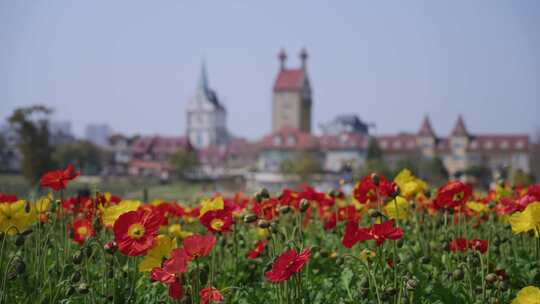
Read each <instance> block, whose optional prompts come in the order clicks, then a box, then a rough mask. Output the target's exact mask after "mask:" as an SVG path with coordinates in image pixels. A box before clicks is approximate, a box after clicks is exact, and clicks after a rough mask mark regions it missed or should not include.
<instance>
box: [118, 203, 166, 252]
mask: <svg viewBox="0 0 540 304" xmlns="http://www.w3.org/2000/svg"><path fill="white" fill-rule="evenodd" d="M160 222H161V217H160V214H158V213H154V212H148V211H146V210H143V209H140V210H137V211H129V212H126V213H124V214H122V215H120V217H118V219H117V220H116V221H115V222H114V227H113V230H114V239H115V241H116V243H117V244H118V249H119V250H120V252H122V253H123V254H125V255H128V256H138V255H142V254H144V253H145V252H146V251H147V250H148V249H149V248H150V247H152V245H153V244H154V237H155V236H156V234H157V232H158V229H159V224H160Z"/></svg>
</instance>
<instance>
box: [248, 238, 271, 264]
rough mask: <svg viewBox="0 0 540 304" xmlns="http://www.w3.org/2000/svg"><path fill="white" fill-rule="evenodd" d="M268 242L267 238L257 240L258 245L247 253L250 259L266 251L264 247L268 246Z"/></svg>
mask: <svg viewBox="0 0 540 304" xmlns="http://www.w3.org/2000/svg"><path fill="white" fill-rule="evenodd" d="M266 244H268V241H267V240H261V241H259V242H257V245H256V246H255V248H254V249H253V250H251V251H250V252H248V254H247V257H248V259H252V260H254V259H256V258H257V257H259V255H261V253H263V252H264V248H265V247H266Z"/></svg>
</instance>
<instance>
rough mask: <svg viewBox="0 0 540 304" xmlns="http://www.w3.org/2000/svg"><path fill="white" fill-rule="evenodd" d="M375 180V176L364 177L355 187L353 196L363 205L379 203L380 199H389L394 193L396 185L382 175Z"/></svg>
mask: <svg viewBox="0 0 540 304" xmlns="http://www.w3.org/2000/svg"><path fill="white" fill-rule="evenodd" d="M376 179H377V181H376V180H375V178H374V174H370V175H367V176H364V178H362V179H361V180H360V181H359V182H358V183H357V184H356V186H355V187H354V190H353V195H354V197H355V198H356V199H357V200H358V201H359V202H360V203H362V204H367V203H372V202H378V201H379V199H383V198H385V197H388V196H390V195H391V194H392V192H394V190H395V188H396V185H395V183H394V182H391V181H388V180H387V179H386V178H385V177H384V176H382V175H380V176H378V177H377V178H376Z"/></svg>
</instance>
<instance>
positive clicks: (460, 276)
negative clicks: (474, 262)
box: [452, 268, 463, 281]
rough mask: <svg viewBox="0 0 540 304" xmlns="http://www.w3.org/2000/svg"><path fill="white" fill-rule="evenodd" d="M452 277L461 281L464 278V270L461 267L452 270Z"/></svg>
mask: <svg viewBox="0 0 540 304" xmlns="http://www.w3.org/2000/svg"><path fill="white" fill-rule="evenodd" d="M452 278H453V279H454V280H456V281H461V280H463V270H461V269H459V268H458V269H456V270H454V271H453V272H452Z"/></svg>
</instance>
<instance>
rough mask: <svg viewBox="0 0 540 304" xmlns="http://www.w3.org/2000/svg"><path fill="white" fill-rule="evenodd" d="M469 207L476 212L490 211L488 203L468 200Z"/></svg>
mask: <svg viewBox="0 0 540 304" xmlns="http://www.w3.org/2000/svg"><path fill="white" fill-rule="evenodd" d="M467 207H468V208H469V209H471V210H472V211H474V212H478V213H484V212H488V211H489V207H488V205H487V204H482V203H477V202H468V203H467Z"/></svg>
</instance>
